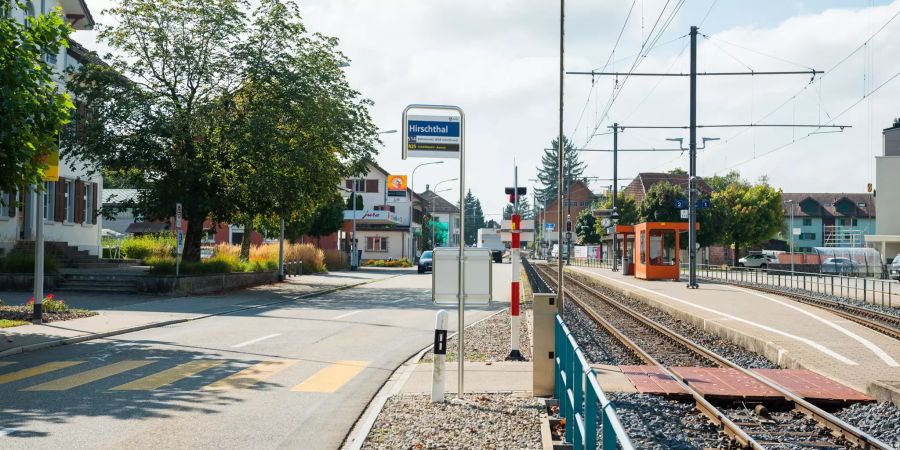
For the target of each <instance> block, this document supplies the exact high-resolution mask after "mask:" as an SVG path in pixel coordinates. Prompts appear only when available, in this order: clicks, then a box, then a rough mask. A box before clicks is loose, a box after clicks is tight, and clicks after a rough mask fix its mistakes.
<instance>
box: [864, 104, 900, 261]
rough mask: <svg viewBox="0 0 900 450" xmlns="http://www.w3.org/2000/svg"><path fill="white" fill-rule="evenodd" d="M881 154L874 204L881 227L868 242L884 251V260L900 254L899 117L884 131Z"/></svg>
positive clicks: (869, 237) (870, 236) (876, 169)
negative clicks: (876, 207)
mask: <svg viewBox="0 0 900 450" xmlns="http://www.w3.org/2000/svg"><path fill="white" fill-rule="evenodd" d="M883 137H884V143H883V147H882V154H881V155H880V156H876V157H875V203H876V204H877V206H878V213H879V214H878V221H877V222H878V225H877V226H878V230H877V233H876V232H875V230H873V231H872V232H871V233H870V234H868V235H866V238H865V239H866V243H867V245H869V246H870V247H873V248H875V249H876V250H878V251H879V252H881V257H882V258H884V260H885V262H890V261H892V260H893V259H894V257H895V256H897V255H900V175H898V174H900V118H898V119H895V120H894V124H893V126H891V127H890V128H885V129H884V130H883Z"/></svg>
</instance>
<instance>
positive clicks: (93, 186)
mask: <svg viewBox="0 0 900 450" xmlns="http://www.w3.org/2000/svg"><path fill="white" fill-rule="evenodd" d="M91 193H92V194H94V195H92V196H91V197H92V200H93V204H92V205H91V206H92V207H91V211H93V212H94V215H93V217H91V223H92V224H94V225H97V216H99V215H100V212H99V211H98V210H97V197H99V196H100V195H99V191H98V190H97V183H91Z"/></svg>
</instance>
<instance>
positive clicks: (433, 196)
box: [419, 185, 459, 247]
mask: <svg viewBox="0 0 900 450" xmlns="http://www.w3.org/2000/svg"><path fill="white" fill-rule="evenodd" d="M419 195H420V196H421V197H422V199H423V200H424V201H425V203H424V207H425V210H426V211H427V212H428V214H429V215H430V216H431V217H432V220H433V221H435V222H440V223H442V224H447V242H441V244H446V246H450V247H453V246H458V245H459V208H457V207H456V205H454V204H453V203H451V202H450V201H448V200H447V199H445V198H444V197H441V196H440V194H437V193H435V192H434V191H432V190H431V186H429V185H425V192H422V193H421V194H419ZM435 240H437V239H435Z"/></svg>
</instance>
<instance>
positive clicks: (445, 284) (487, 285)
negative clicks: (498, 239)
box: [431, 247, 493, 305]
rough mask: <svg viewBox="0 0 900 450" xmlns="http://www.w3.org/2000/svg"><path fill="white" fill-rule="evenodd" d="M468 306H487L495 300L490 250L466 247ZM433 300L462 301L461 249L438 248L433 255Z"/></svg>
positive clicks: (437, 301)
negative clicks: (460, 295) (493, 297)
mask: <svg viewBox="0 0 900 450" xmlns="http://www.w3.org/2000/svg"><path fill="white" fill-rule="evenodd" d="M465 257H466V260H465V275H466V280H465V281H466V286H465V289H466V292H465V294H466V295H465V304H466V305H486V304H489V303H490V302H491V300H492V295H491V294H492V287H493V286H492V283H493V277H492V276H491V275H492V273H491V272H492V267H493V265H492V264H491V250H490V249H487V248H467V249H466V251H465ZM431 264H432V266H431V270H432V276H431V301H433V302H434V303H437V304H440V305H456V304H458V302H459V300H458V299H457V293H458V292H459V249H458V248H449V247H439V248H436V249H434V253H433V255H432V263H431Z"/></svg>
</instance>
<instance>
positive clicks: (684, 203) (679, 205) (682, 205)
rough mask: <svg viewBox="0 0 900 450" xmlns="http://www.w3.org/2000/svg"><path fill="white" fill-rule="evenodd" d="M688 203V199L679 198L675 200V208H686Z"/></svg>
mask: <svg viewBox="0 0 900 450" xmlns="http://www.w3.org/2000/svg"><path fill="white" fill-rule="evenodd" d="M687 205H688V202H687V200H682V199H677V200H675V209H686V208H687Z"/></svg>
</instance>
